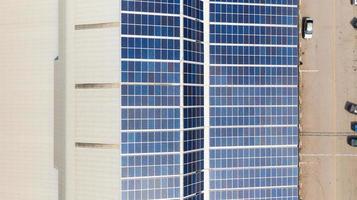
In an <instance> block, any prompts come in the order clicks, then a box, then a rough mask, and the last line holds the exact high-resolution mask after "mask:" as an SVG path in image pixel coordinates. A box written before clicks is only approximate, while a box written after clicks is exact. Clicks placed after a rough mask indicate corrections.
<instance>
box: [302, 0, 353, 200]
mask: <svg viewBox="0 0 357 200" xmlns="http://www.w3.org/2000/svg"><path fill="white" fill-rule="evenodd" d="M301 15H302V16H310V17H312V18H313V19H314V31H315V32H314V35H313V39H312V40H308V41H307V40H301V52H300V53H301V60H302V62H303V65H302V66H301V67H300V68H301V69H303V70H307V72H305V73H304V72H303V73H301V90H300V93H301V126H302V132H301V137H300V139H301V140H300V142H301V153H300V161H301V162H300V166H301V167H300V169H301V174H300V183H301V197H302V199H307V200H320V199H321V200H349V199H351V200H352V199H356V197H357V178H356V177H357V148H352V147H349V146H348V145H347V143H346V135H348V134H353V133H352V132H351V130H350V122H351V121H357V116H353V115H351V114H349V113H347V112H346V111H345V110H344V104H345V102H346V101H347V100H348V101H354V102H357V53H356V51H357V42H356V41H357V32H356V31H355V30H353V28H352V27H351V25H350V21H351V19H352V18H353V16H357V7H353V6H351V5H350V4H349V0H302V5H301ZM309 70H310V71H309Z"/></svg>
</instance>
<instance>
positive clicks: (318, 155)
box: [300, 153, 357, 157]
mask: <svg viewBox="0 0 357 200" xmlns="http://www.w3.org/2000/svg"><path fill="white" fill-rule="evenodd" d="M300 156H305V157H357V154H341V153H337V154H323V153H317V154H314V153H307V154H303V153H302V154H300Z"/></svg>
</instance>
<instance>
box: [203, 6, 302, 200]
mask: <svg viewBox="0 0 357 200" xmlns="http://www.w3.org/2000/svg"><path fill="white" fill-rule="evenodd" d="M297 5H298V2H297V1H296V0H291V1H287V0H284V1H283V0H271V1H269V0H255V1H252V0H220V1H218V0H217V1H210V52H209V53H210V127H211V128H210V199H212V200H223V199H255V200H256V199H291V200H292V199H297V198H298V187H297V185H298V149H297V143H298V68H297V64H298V63H297V62H298V46H297V45H298V28H297V23H298V6H297Z"/></svg>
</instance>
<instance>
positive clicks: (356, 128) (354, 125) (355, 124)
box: [351, 122, 357, 132]
mask: <svg viewBox="0 0 357 200" xmlns="http://www.w3.org/2000/svg"><path fill="white" fill-rule="evenodd" d="M351 129H352V130H353V131H354V132H357V122H352V123H351Z"/></svg>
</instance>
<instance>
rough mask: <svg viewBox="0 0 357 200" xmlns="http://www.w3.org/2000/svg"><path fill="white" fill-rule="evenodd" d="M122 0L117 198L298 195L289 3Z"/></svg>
mask: <svg viewBox="0 0 357 200" xmlns="http://www.w3.org/2000/svg"><path fill="white" fill-rule="evenodd" d="M121 2H122V5H121V9H122V10H121V36H122V37H121V66H120V68H121V79H122V82H121V95H122V96H121V105H122V107H121V114H122V116H121V118H122V119H121V133H120V134H121V152H122V154H121V164H122V166H121V174H122V179H121V183H122V184H121V185H122V188H121V197H122V199H123V200H134V199H135V200H148V199H151V200H154V199H170V200H179V199H180V200H203V199H204V197H205V196H207V194H205V192H209V193H208V194H209V200H235V199H247V200H249V199H251V200H253V199H254V200H263V199H266V200H268V199H280V200H296V199H298V187H297V185H298V148H297V144H298V67H297V65H298V27H297V24H298V0H211V1H209V9H207V10H204V2H203V1H202V0H122V1H121ZM205 12H209V13H207V14H209V17H208V19H205V18H204V16H205V15H204V13H205ZM205 23H209V26H208V27H209V30H204V24H205ZM204 33H209V44H208V43H207V45H209V48H208V49H207V51H205V48H204V47H206V46H205V45H206V44H205V43H204V42H205V41H204ZM205 54H206V55H207V54H209V60H205V58H207V57H205ZM205 64H206V65H205ZM204 67H207V68H204ZM208 68H209V74H205V73H204V71H205V70H204V69H207V70H208ZM207 78H208V79H207ZM207 80H209V85H205V83H207V82H205V81H207ZM208 88H209V90H205V89H208ZM204 91H206V92H207V91H209V94H205V93H204ZM205 97H206V98H209V105H205V102H204V98H205ZM205 106H207V107H205ZM205 108H209V109H208V110H209V112H204V111H207V110H206V109H205ZM205 117H208V118H209V124H204V122H205V121H204V118H205ZM205 126H207V127H209V131H207V132H205V130H207V129H205ZM205 138H209V146H204V139H205ZM206 150H208V151H209V158H205V157H204V155H207V154H205V151H206ZM205 163H208V164H209V169H206V170H207V171H205V169H204V166H205ZM204 173H207V174H208V175H209V176H208V177H209V180H205V179H204V178H207V176H205V175H207V174H204ZM206 181H207V182H209V188H204V182H206ZM206 189H207V190H206Z"/></svg>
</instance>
